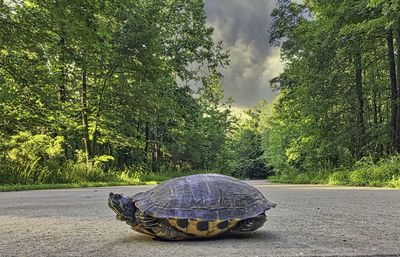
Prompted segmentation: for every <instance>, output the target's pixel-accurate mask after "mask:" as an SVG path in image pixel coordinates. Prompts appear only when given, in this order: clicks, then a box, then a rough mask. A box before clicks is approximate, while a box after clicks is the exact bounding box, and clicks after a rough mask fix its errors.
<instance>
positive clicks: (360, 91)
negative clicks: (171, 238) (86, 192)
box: [0, 0, 400, 191]
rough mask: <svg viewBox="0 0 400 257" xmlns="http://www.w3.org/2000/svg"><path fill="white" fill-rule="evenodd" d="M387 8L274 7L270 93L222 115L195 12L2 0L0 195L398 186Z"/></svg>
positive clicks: (202, 24)
mask: <svg viewBox="0 0 400 257" xmlns="http://www.w3.org/2000/svg"><path fill="white" fill-rule="evenodd" d="M399 10H400V7H399V4H398V3H397V2H396V1H383V0H357V1H350V0H349V1H316V0H307V1H304V3H302V4H298V3H294V2H292V1H289V0H279V1H278V5H277V8H276V9H275V10H273V11H272V13H271V17H272V21H273V23H272V26H271V28H269V29H270V31H269V43H270V45H271V46H277V47H280V48H281V58H282V60H283V61H284V62H285V68H284V71H283V72H282V73H281V74H280V75H279V76H278V77H276V78H274V79H273V80H272V81H271V86H272V87H273V88H275V89H276V90H277V91H278V92H279V93H278V96H277V98H276V99H275V101H274V102H272V103H267V102H266V101H264V100H261V101H260V102H259V103H258V105H257V106H256V107H254V108H252V109H249V110H246V111H243V112H242V113H240V114H238V113H235V112H233V111H232V109H231V105H232V102H231V101H229V100H224V99H225V98H224V93H223V89H222V86H221V79H222V74H221V70H222V69H223V68H224V67H225V66H227V65H229V53H228V52H227V51H225V50H224V48H223V44H222V42H215V41H213V28H211V27H209V26H208V25H207V23H206V15H205V12H204V3H203V2H202V1H197V0H190V1H187V0H170V1H156V0H134V1H133V0H132V1H131V0H129V1H123V3H122V2H119V3H116V2H112V3H111V2H110V1H107V0H101V1H95V2H79V3H78V2H77V3H74V4H70V3H69V2H68V1H57V2H54V1H47V0H46V1H42V0H41V1H37V0H31V1H5V2H4V1H3V2H2V3H1V4H0V12H1V13H0V14H1V15H0V20H1V22H0V190H4V191H5V190H22V189H35V188H60V187H79V186H103V185H134V184H143V183H157V182H160V181H163V180H166V179H169V178H172V177H176V176H182V175H188V174H197V173H204V172H218V173H222V174H226V175H231V176H235V177H238V178H257V179H265V178H267V177H268V176H269V179H270V180H271V181H274V182H284V183H328V184H334V185H339V184H340V185H357V186H387V187H397V188H400V157H399V155H398V153H400V94H399V93H398V92H400V16H399V13H400V11H399ZM266 43H267V42H266ZM266 47H267V46H266ZM227 86H229V85H227ZM266 86H267V85H266Z"/></svg>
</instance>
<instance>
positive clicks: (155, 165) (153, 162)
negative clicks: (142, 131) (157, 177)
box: [151, 130, 159, 172]
mask: <svg viewBox="0 0 400 257" xmlns="http://www.w3.org/2000/svg"><path fill="white" fill-rule="evenodd" d="M152 134H153V136H152V139H153V149H152V152H151V170H152V171H153V172H157V171H158V168H159V166H158V144H157V131H156V130H155V131H154V133H152Z"/></svg>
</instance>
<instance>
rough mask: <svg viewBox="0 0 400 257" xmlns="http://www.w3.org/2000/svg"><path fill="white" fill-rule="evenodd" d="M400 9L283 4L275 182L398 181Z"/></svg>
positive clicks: (383, 4) (272, 119) (270, 131)
mask: <svg viewBox="0 0 400 257" xmlns="http://www.w3.org/2000/svg"><path fill="white" fill-rule="evenodd" d="M398 8H399V6H398V4H397V3H394V2H393V1H380V0H377V1H375V0H373V1H371V0H357V1H314V0H307V1H304V2H303V3H302V4H297V3H294V2H293V1H289V0H280V1H278V7H277V8H276V9H275V10H273V11H272V13H271V16H272V18H273V22H272V26H271V33H270V43H271V44H272V45H279V46H281V57H282V59H283V60H284V61H285V68H284V71H283V73H282V74H280V75H279V76H278V77H276V78H274V79H273V80H272V81H271V84H272V86H273V87H274V88H276V89H279V90H280V93H279V96H278V97H277V99H276V100H275V102H274V103H273V107H272V108H271V111H270V112H269V113H267V114H265V118H264V119H265V121H266V122H265V123H264V125H263V126H262V141H263V150H264V157H265V160H266V162H267V163H268V164H269V165H271V166H272V167H273V168H274V171H275V174H276V176H275V177H274V179H275V180H278V181H279V180H280V181H286V182H291V181H292V182H293V181H297V182H299V183H331V184H346V185H363V186H382V185H388V183H389V181H391V180H392V179H394V181H395V179H396V177H397V176H398V171H396V168H395V167H394V166H393V167H392V166H391V164H390V163H391V162H396V161H393V158H397V157H391V155H392V154H394V151H393V149H395V148H396V147H397V148H398V146H396V144H397V143H396V142H395V140H398V139H396V138H399V137H398V135H397V136H394V137H393V136H392V135H393V134H394V133H398V131H396V132H393V130H395V129H396V128H398V126H400V124H398V122H397V124H394V123H396V119H398V117H399V116H398V115H399V113H398V112H397V109H398V106H399V103H400V102H399V99H400V98H398V95H397V96H396V95H395V96H394V97H395V99H394V100H393V101H391V98H393V93H392V95H391V93H390V90H392V92H393V88H391V86H390V85H391V84H392V85H393V83H391V82H393V81H394V80H396V78H394V77H393V74H392V73H393V72H391V70H393V68H394V67H390V65H389V60H388V57H387V56H388V53H389V52H390V49H389V46H388V44H389V43H388V38H387V35H388V31H390V29H391V30H392V31H393V35H395V34H396V35H395V36H394V41H395V43H396V44H395V48H396V49H395V51H397V52H399V51H400V48H399V44H398V43H399V42H400V34H398V35H397V33H398V31H400V29H399V28H400V23H399V15H398ZM395 31H396V33H395ZM360 42H362V43H360ZM392 54H394V53H392ZM382 56H385V58H383V57H382ZM396 62H397V69H400V66H399V62H400V59H397V60H396ZM397 72H400V70H397ZM399 79H400V77H399V76H398V77H397V80H399ZM395 84H396V81H395ZM397 85H399V84H398V83H397ZM397 87H398V86H397ZM395 91H396V90H395ZM396 97H397V99H396ZM396 101H397V102H396ZM396 108H397V109H396ZM396 112H397V113H396ZM396 115H397V117H396ZM389 128H390V129H389ZM397 130H398V129H397ZM380 159H383V161H378V160H380Z"/></svg>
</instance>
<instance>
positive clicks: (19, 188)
mask: <svg viewBox="0 0 400 257" xmlns="http://www.w3.org/2000/svg"><path fill="white" fill-rule="evenodd" d="M157 183H158V182H156V181H148V182H137V183H129V182H82V183H69V184H32V185H21V184H17V185H0V192H8V191H23V190H43V189H63V188H83V187H106V186H131V185H153V184H157Z"/></svg>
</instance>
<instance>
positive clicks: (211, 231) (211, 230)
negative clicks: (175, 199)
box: [168, 218, 240, 237]
mask: <svg viewBox="0 0 400 257" xmlns="http://www.w3.org/2000/svg"><path fill="white" fill-rule="evenodd" d="M178 220H179V219H174V218H171V219H168V222H169V224H170V225H171V226H173V227H174V228H176V229H177V230H179V231H182V232H184V233H186V234H190V235H194V236H197V237H212V236H216V235H219V234H222V233H224V232H227V231H228V230H230V229H231V228H233V227H234V226H235V225H236V224H237V223H238V222H239V221H240V219H232V220H228V224H227V226H226V227H225V228H222V229H221V228H219V227H218V224H220V223H222V222H226V221H225V220H214V221H204V220H201V219H189V220H188V224H187V227H186V228H182V227H180V226H179V225H178ZM200 222H203V224H204V223H205V222H207V227H208V228H207V229H206V230H199V228H198V225H199V223H200Z"/></svg>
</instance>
